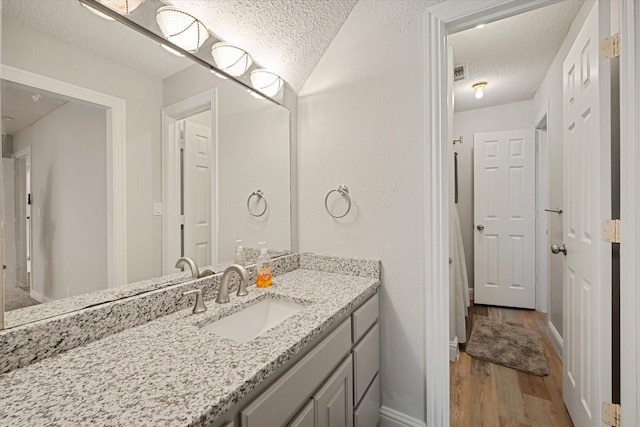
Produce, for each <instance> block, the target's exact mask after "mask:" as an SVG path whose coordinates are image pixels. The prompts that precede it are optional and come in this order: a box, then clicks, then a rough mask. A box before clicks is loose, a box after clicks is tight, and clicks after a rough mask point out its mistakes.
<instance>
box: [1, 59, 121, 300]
mask: <svg viewBox="0 0 640 427" xmlns="http://www.w3.org/2000/svg"><path fill="white" fill-rule="evenodd" d="M0 76H1V77H2V78H3V79H5V80H9V81H12V82H16V83H20V84H23V85H27V86H31V87H35V88H39V89H43V90H46V91H49V92H54V93H58V94H60V95H63V96H67V97H70V98H74V99H76V100H80V101H86V102H90V103H92V104H98V105H102V106H104V107H107V139H106V141H107V276H108V277H107V284H108V287H109V288H113V287H116V286H120V285H125V284H126V283H127V174H126V171H127V169H126V167H127V157H126V155H127V150H126V141H127V135H126V101H125V100H124V99H121V98H116V97H113V96H111V95H107V94H104V93H100V92H96V91H94V90H91V89H87V88H84V87H81V86H76V85H73V84H71V83H67V82H63V81H60V80H56V79H52V78H51V77H47V76H43V75H40V74H36V73H32V72H30V71H25V70H22V69H19V68H15V67H11V66H9V65H5V64H2V65H0Z"/></svg>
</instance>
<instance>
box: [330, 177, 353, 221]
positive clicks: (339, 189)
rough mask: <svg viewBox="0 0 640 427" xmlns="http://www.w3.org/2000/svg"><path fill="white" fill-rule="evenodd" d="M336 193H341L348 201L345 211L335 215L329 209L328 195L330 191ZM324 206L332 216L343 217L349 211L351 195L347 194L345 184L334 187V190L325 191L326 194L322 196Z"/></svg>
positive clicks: (347, 189) (347, 190)
mask: <svg viewBox="0 0 640 427" xmlns="http://www.w3.org/2000/svg"><path fill="white" fill-rule="evenodd" d="M334 192H335V193H338V194H339V195H341V196H342V197H344V198H346V199H347V202H348V203H349V205H348V206H347V211H346V212H345V213H343V214H342V215H335V214H334V213H333V212H331V209H329V205H328V202H329V196H330V195H331V193H334ZM324 208H325V209H326V210H327V213H328V214H329V215H331V216H332V217H334V218H343V217H345V216H347V214H348V213H349V211H350V210H351V196H349V188H348V187H347V186H346V185H341V186H340V187H338V188H336V189H335V190H331V191H329V192H328V193H327V196H326V197H325V198H324Z"/></svg>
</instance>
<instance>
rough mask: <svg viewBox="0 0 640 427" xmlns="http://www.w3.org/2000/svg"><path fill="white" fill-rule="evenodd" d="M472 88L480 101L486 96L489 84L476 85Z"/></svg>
mask: <svg viewBox="0 0 640 427" xmlns="http://www.w3.org/2000/svg"><path fill="white" fill-rule="evenodd" d="M472 87H473V91H474V92H475V93H476V99H480V98H482V97H483V96H484V89H485V88H486V87H487V82H480V83H476V84H474V85H473V86H472Z"/></svg>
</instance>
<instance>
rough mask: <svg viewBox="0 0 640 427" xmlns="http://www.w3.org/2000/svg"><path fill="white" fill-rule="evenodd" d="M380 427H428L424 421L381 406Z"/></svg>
mask: <svg viewBox="0 0 640 427" xmlns="http://www.w3.org/2000/svg"><path fill="white" fill-rule="evenodd" d="M378 427H427V425H426V424H425V423H424V422H423V421H420V420H418V419H416V418H413V417H410V416H409V415H406V414H403V413H402V412H398V411H396V410H395V409H391V408H389V407H387V406H381V407H380V422H379V423H378Z"/></svg>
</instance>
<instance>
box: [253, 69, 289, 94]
mask: <svg viewBox="0 0 640 427" xmlns="http://www.w3.org/2000/svg"><path fill="white" fill-rule="evenodd" d="M282 85H283V81H282V79H281V78H280V76H278V75H277V74H274V73H272V72H271V71H267V70H253V71H252V72H251V86H253V87H254V89H256V90H259V91H260V92H262V93H264V94H265V95H267V96H276V95H277V94H278V92H280V89H282Z"/></svg>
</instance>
